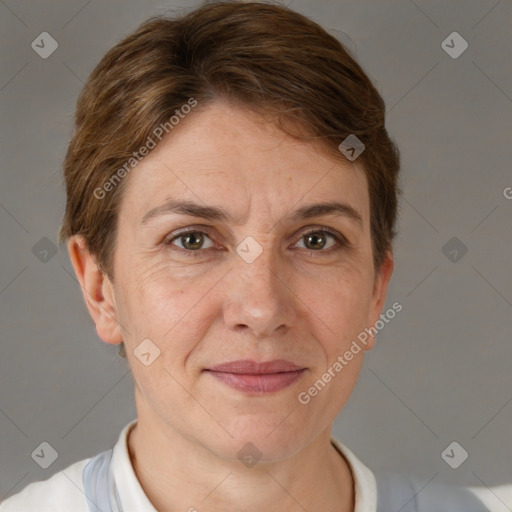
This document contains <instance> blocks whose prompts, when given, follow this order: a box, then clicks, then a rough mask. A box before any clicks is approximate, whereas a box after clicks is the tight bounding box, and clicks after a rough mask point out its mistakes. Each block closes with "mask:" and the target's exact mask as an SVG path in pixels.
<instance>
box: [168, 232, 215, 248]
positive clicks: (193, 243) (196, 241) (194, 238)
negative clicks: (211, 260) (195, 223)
mask: <svg viewBox="0 0 512 512" xmlns="http://www.w3.org/2000/svg"><path fill="white" fill-rule="evenodd" d="M205 239H207V240H209V241H210V245H207V246H205V245H204V244H205ZM174 241H178V242H180V243H181V245H180V244H174V243H173V242H174ZM165 245H177V246H178V247H179V248H180V249H183V250H185V251H187V252H198V251H199V250H200V249H211V248H212V247H214V244H213V242H212V240H211V238H210V237H209V236H208V234H207V233H205V232H204V231H197V230H195V231H194V230H187V231H182V232H181V233H178V234H177V235H174V236H173V237H172V238H169V239H168V240H167V241H166V242H165Z"/></svg>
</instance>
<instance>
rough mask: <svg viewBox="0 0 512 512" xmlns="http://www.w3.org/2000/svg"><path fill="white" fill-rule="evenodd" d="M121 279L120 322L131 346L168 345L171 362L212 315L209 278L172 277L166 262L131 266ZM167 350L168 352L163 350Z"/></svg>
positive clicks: (196, 337)
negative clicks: (149, 342) (144, 342)
mask: <svg viewBox="0 0 512 512" xmlns="http://www.w3.org/2000/svg"><path fill="white" fill-rule="evenodd" d="M133 269H134V270H133V272H132V273H131V276H132V277H131V279H127V280H126V281H125V283H126V287H125V293H123V294H122V295H123V299H124V300H123V308H122V310H123V311H122V313H121V311H120V316H122V319H121V321H122V322H123V321H124V323H125V324H126V327H127V330H128V331H129V339H130V342H129V343H131V344H132V345H137V344H138V343H139V342H140V341H141V340H143V339H146V338H149V339H151V340H153V341H154V342H155V343H156V344H157V345H158V346H159V347H160V349H161V350H164V349H166V348H168V347H169V346H170V345H172V356H173V365H175V364H176V362H177V361H179V359H180V358H179V357H176V356H177V354H178V353H179V352H183V353H186V352H187V351H190V350H191V345H194V344H195V343H196V342H197V341H198V340H200V339H201V334H202V333H201V332H200V331H201V329H202V328H204V326H207V325H208V321H207V320H208V319H209V318H210V316H212V315H213V310H214V307H213V305H212V298H213V294H211V293H209V290H210V289H211V288H212V283H210V280H209V279H186V280H185V279H183V278H176V277H175V276H174V274H175V273H174V272H173V271H172V270H170V269H169V266H168V265H165V266H164V265H157V266H152V267H151V269H150V270H147V267H145V268H141V266H140V265H139V266H137V265H135V266H134V267H133ZM167 352H169V351H167Z"/></svg>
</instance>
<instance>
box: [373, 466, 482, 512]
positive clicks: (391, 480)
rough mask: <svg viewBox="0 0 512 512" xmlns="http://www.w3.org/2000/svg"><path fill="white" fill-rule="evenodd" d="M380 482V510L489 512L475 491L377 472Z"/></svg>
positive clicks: (378, 499)
mask: <svg viewBox="0 0 512 512" xmlns="http://www.w3.org/2000/svg"><path fill="white" fill-rule="evenodd" d="M374 475H375V481H376V484H377V511H378V512H391V511H393V510H400V511H401V512H431V511H433V510H435V511H437V512H444V511H446V512H488V511H489V510H490V509H489V508H487V506H486V505H484V503H483V501H481V500H480V499H479V498H478V497H477V495H476V493H475V492H472V490H470V489H468V488H465V487H459V486H452V485H447V484H444V483H441V482H434V481H433V479H431V480H426V481H422V480H419V479H415V478H412V477H410V476H408V475H404V474H400V473H392V472H381V473H374Z"/></svg>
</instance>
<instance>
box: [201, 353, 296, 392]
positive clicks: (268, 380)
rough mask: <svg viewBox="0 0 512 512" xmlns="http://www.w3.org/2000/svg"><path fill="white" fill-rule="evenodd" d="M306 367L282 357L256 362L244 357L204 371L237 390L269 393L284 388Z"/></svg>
mask: <svg viewBox="0 0 512 512" xmlns="http://www.w3.org/2000/svg"><path fill="white" fill-rule="evenodd" d="M305 370H306V368H304V367H302V366H298V365H296V364H294V363H292V362H290V361H285V360H284V359H276V360H274V361H267V362H262V363H257V362H256V361H252V360H248V359H244V360H239V361H230V362H229V363H223V364H219V365H216V366H214V367H212V368H209V369H207V370H206V371H207V372H208V373H210V374H211V375H212V376H213V377H215V378H216V379H218V380H220V381H221V382H223V383H224V384H227V385H228V386H230V387H232V388H235V389H238V390H239V391H244V392H250V393H256V394H261V393H270V392H275V391H279V390H280V389H283V388H286V387H288V386H289V385H291V384H292V383H293V382H295V381H296V380H297V379H299V378H300V377H301V375H302V374H303V373H304V371H305Z"/></svg>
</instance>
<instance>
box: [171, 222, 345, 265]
mask: <svg viewBox="0 0 512 512" xmlns="http://www.w3.org/2000/svg"><path fill="white" fill-rule="evenodd" d="M190 233H201V234H204V235H207V236H208V237H209V238H210V239H212V237H211V236H210V233H209V232H208V231H205V230H204V228H202V229H195V228H186V229H184V230H183V231H180V232H178V233H175V234H174V236H172V237H171V238H168V239H167V240H166V241H164V245H165V246H167V247H172V249H171V250H177V251H179V252H181V253H184V255H185V256H186V257H191V258H197V257H199V256H202V254H201V253H202V252H204V251H205V250H207V249H198V250H195V251H193V250H189V249H182V248H181V247H176V246H173V244H172V242H174V240H177V239H179V238H181V237H183V236H185V235H188V234H190ZM313 233H326V234H328V235H330V236H332V237H333V238H334V239H335V241H336V243H337V246H334V247H330V248H329V249H326V250H323V249H319V250H317V251H315V250H313V249H303V250H305V251H306V252H307V254H309V255H311V256H323V255H326V254H330V253H331V252H333V251H339V250H341V249H343V248H344V247H348V246H349V245H350V244H349V243H348V241H347V239H346V238H345V237H344V236H343V235H340V234H338V233H337V232H336V231H333V230H330V229H328V228H315V229H311V230H309V231H306V232H305V233H303V234H302V235H301V237H300V238H299V240H297V242H299V241H300V240H301V239H302V238H304V237H306V236H308V235H311V234H313ZM212 241H213V240H212Z"/></svg>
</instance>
